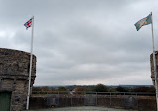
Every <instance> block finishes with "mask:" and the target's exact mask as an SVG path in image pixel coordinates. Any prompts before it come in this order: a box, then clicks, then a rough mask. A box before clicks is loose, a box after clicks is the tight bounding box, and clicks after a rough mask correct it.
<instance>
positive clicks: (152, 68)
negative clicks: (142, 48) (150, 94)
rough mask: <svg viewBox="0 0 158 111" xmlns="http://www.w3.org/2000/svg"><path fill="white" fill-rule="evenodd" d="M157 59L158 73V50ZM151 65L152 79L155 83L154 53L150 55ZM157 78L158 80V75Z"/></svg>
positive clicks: (157, 67) (157, 52)
mask: <svg viewBox="0 0 158 111" xmlns="http://www.w3.org/2000/svg"><path fill="white" fill-rule="evenodd" d="M155 60H156V69H157V74H158V51H156V52H155ZM150 66H151V79H152V82H153V85H155V76H154V64H153V54H151V55H150ZM157 80H158V77H157Z"/></svg>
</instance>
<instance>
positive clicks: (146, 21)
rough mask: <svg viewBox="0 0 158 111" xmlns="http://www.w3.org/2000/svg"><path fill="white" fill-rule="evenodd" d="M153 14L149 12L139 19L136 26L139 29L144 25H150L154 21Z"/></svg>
mask: <svg viewBox="0 0 158 111" xmlns="http://www.w3.org/2000/svg"><path fill="white" fill-rule="evenodd" d="M151 17H152V14H149V15H148V16H147V17H145V18H143V19H141V20H139V21H138V22H137V23H135V24H134V25H135V26H136V29H137V31H138V30H139V29H140V28H141V27H142V26H144V25H148V24H151V23H152V19H151Z"/></svg>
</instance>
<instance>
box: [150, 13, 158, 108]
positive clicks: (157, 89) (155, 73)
mask: <svg viewBox="0 0 158 111" xmlns="http://www.w3.org/2000/svg"><path fill="white" fill-rule="evenodd" d="M151 20H152V22H151V31H152V43H153V44H152V45H153V64H154V76H155V89H156V102H157V111H158V87H157V69H156V60H155V47H154V32H153V18H152V12H151Z"/></svg>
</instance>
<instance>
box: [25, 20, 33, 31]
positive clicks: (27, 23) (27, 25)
mask: <svg viewBox="0 0 158 111" xmlns="http://www.w3.org/2000/svg"><path fill="white" fill-rule="evenodd" d="M32 19H33V18H31V19H30V20H29V21H27V22H26V23H25V24H24V26H25V27H26V29H28V28H29V27H31V26H32Z"/></svg>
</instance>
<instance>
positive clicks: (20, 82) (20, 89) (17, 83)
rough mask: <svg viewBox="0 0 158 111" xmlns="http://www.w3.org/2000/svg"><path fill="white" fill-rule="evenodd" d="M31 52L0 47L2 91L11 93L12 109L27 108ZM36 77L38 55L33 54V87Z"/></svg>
mask: <svg viewBox="0 0 158 111" xmlns="http://www.w3.org/2000/svg"><path fill="white" fill-rule="evenodd" d="M29 68H30V53H27V52H24V51H19V50H12V49H5V48H0V92H10V93H11V106H10V111H22V110H23V109H25V108H26V100H27V93H28V77H29ZM35 77H36V56H35V55H33V62H32V74H31V88H32V86H33V84H34V80H35Z"/></svg>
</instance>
